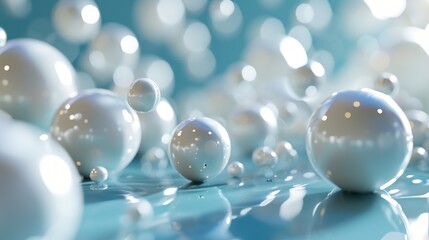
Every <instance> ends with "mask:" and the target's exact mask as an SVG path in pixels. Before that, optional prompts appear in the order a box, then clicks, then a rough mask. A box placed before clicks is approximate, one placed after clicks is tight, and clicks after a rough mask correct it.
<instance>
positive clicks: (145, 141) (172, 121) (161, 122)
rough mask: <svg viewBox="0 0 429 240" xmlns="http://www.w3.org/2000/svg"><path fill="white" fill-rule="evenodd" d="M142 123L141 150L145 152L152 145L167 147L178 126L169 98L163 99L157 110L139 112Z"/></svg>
mask: <svg viewBox="0 0 429 240" xmlns="http://www.w3.org/2000/svg"><path fill="white" fill-rule="evenodd" d="M137 115H138V117H139V120H140V125H141V136H142V137H141V141H140V148H139V152H141V153H143V152H145V151H147V150H148V149H150V148H152V147H160V148H163V149H167V145H168V143H169V142H170V138H171V134H172V133H173V130H174V128H175V127H176V126H177V117H176V113H175V112H174V109H173V107H172V106H171V105H170V103H169V102H168V100H166V99H161V101H160V102H159V103H158V105H157V106H156V108H155V110H154V111H152V112H147V113H137Z"/></svg>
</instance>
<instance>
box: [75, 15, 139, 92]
mask: <svg viewBox="0 0 429 240" xmlns="http://www.w3.org/2000/svg"><path fill="white" fill-rule="evenodd" d="M139 57H140V47H139V42H138V40H137V38H136V36H135V35H134V33H133V32H132V31H131V30H130V29H129V28H127V27H126V26H124V25H121V24H118V23H107V24H104V25H103V27H102V28H101V29H100V31H99V32H98V33H97V35H96V36H95V37H94V38H93V39H92V40H91V42H90V44H89V46H88V48H87V50H86V52H85V53H84V55H83V62H82V63H83V68H84V69H85V70H86V71H87V72H88V73H89V74H91V75H92V76H93V77H94V80H95V81H96V83H97V86H99V87H108V86H110V84H111V83H112V80H113V77H114V74H115V72H116V71H117V70H118V68H119V70H118V71H121V69H124V68H129V69H130V72H132V71H131V69H134V67H135V66H136V65H137V63H138V61H139ZM116 74H120V73H118V72H116Z"/></svg>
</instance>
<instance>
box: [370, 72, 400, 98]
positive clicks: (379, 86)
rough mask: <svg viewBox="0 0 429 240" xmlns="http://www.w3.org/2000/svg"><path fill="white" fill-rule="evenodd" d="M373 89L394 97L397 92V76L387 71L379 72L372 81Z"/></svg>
mask: <svg viewBox="0 0 429 240" xmlns="http://www.w3.org/2000/svg"><path fill="white" fill-rule="evenodd" d="M374 90H377V91H379V92H382V93H384V94H387V95H389V96H391V97H395V96H396V95H397V94H398V92H399V82H398V78H397V77H396V76H395V75H394V74H392V73H389V72H384V73H381V74H380V76H378V77H377V78H376V79H375V81H374Z"/></svg>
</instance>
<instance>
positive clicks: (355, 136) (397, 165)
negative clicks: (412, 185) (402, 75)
mask: <svg viewBox="0 0 429 240" xmlns="http://www.w3.org/2000/svg"><path fill="white" fill-rule="evenodd" d="M412 141H413V137H412V132H411V127H410V124H409V122H408V120H407V118H406V116H405V114H404V112H403V111H402V110H401V109H400V107H399V106H398V105H397V104H396V102H395V101H393V100H392V98H390V97H389V96H387V95H385V94H383V93H380V92H377V91H374V90H370V89H362V90H350V91H343V92H338V93H334V94H333V95H332V96H331V97H330V98H328V99H327V100H326V101H325V102H324V103H323V104H322V105H321V106H319V108H318V109H317V110H316V111H315V112H314V113H313V115H312V117H311V118H310V121H309V124H308V129H307V139H306V144H307V154H308V157H309V159H310V162H311V164H312V165H313V167H314V168H315V169H316V171H317V172H318V173H319V174H320V175H321V176H323V177H325V178H327V179H328V180H330V181H331V182H333V183H334V184H336V185H337V186H339V187H340V188H341V189H343V190H347V191H356V192H370V191H374V190H377V189H384V188H386V187H387V186H389V185H390V184H392V183H393V182H394V181H396V179H397V178H398V177H399V176H400V175H402V173H403V171H404V169H405V168H406V167H407V164H408V162H409V160H410V156H411V151H412V148H413V142H412Z"/></svg>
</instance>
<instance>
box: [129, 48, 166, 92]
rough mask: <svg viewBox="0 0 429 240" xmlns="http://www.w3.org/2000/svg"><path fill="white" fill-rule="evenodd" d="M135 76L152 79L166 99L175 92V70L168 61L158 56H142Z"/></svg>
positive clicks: (135, 70)
mask: <svg viewBox="0 0 429 240" xmlns="http://www.w3.org/2000/svg"><path fill="white" fill-rule="evenodd" d="M134 75H135V76H136V77H138V78H142V77H144V78H150V79H152V80H153V81H155V83H156V85H158V87H159V89H160V90H161V95H162V96H164V97H168V96H170V95H171V93H172V92H173V90H174V72H173V69H172V68H171V65H170V64H169V63H168V62H167V61H165V60H164V59H162V58H160V57H158V56H151V55H149V56H148V55H145V56H142V57H141V58H140V62H139V64H138V66H137V67H136V68H135V69H134Z"/></svg>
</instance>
